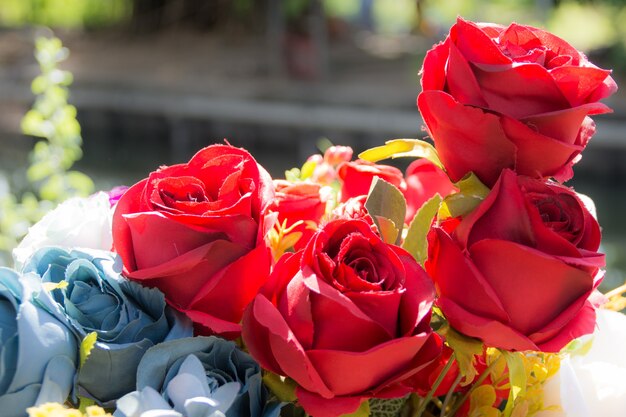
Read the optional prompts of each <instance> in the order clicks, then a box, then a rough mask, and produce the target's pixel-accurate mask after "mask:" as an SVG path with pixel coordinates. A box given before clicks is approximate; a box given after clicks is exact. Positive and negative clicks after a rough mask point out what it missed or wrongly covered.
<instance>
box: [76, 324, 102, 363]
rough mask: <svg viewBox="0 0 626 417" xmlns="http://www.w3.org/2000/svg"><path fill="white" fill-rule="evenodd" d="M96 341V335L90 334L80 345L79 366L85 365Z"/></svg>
mask: <svg viewBox="0 0 626 417" xmlns="http://www.w3.org/2000/svg"><path fill="white" fill-rule="evenodd" d="M97 340H98V333H96V332H91V333H89V334H88V335H87V336H85V338H84V339H83V341H82V342H81V343H80V366H83V365H84V364H85V361H86V360H87V358H88V357H89V355H90V354H91V351H92V350H93V347H94V346H95V345H96V341H97Z"/></svg>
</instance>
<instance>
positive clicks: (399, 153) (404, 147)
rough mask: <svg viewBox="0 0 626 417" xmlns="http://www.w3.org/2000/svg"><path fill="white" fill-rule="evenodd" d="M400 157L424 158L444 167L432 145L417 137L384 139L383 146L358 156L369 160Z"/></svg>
mask: <svg viewBox="0 0 626 417" xmlns="http://www.w3.org/2000/svg"><path fill="white" fill-rule="evenodd" d="M400 157H413V158H426V159H428V160H429V161H430V162H432V163H433V164H435V165H437V166H438V167H439V168H441V169H444V167H443V164H442V163H441V161H440V160H439V155H438V154H437V150H435V148H434V147H433V145H431V144H430V143H428V142H425V141H423V140H419V139H392V140H388V141H386V142H385V144H384V145H383V146H377V147H375V148H371V149H368V150H366V151H364V152H361V153H360V154H359V158H361V159H364V160H366V161H370V162H378V161H382V160H383V159H387V158H400Z"/></svg>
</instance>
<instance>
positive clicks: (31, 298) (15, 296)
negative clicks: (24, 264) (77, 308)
mask: <svg viewBox="0 0 626 417" xmlns="http://www.w3.org/2000/svg"><path fill="white" fill-rule="evenodd" d="M37 297H39V299H37ZM46 297H48V299H47V300H46ZM46 304H48V305H50V304H51V300H50V299H49V296H48V295H47V294H46V293H45V291H43V288H42V286H41V281H40V280H39V279H38V277H36V276H34V275H30V274H27V275H24V276H20V275H19V274H18V273H17V272H15V271H13V270H11V269H8V268H0V410H1V411H0V414H1V415H2V416H4V417H18V416H19V417H22V416H26V408H27V407H31V406H33V405H39V404H43V403H46V402H60V403H62V402H65V400H66V399H67V397H68V395H69V394H70V391H71V389H72V384H73V380H74V375H75V373H76V362H77V358H78V346H77V342H76V338H75V336H74V334H73V333H72V331H71V330H70V328H69V327H68V323H67V322H65V321H64V319H63V317H56V316H55V315H54V314H51V313H50V312H48V311H47V309H46V308H45V307H44V306H45V305H46Z"/></svg>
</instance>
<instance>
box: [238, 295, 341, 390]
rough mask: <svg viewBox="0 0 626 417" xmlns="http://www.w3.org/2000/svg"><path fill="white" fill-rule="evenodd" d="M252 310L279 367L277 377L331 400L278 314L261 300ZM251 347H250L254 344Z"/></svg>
mask: <svg viewBox="0 0 626 417" xmlns="http://www.w3.org/2000/svg"><path fill="white" fill-rule="evenodd" d="M252 308H253V310H252V313H253V314H254V317H255V319H256V321H257V323H258V325H260V326H263V327H266V328H267V329H268V338H267V340H268V342H269V348H270V351H271V356H273V358H274V359H275V360H276V362H277V364H278V365H279V367H280V369H281V372H280V374H281V375H289V377H290V378H292V379H293V380H294V381H296V382H297V383H298V384H299V385H300V386H301V387H302V388H304V389H307V390H309V391H313V392H317V393H319V394H320V395H322V396H323V397H326V398H331V397H332V396H333V393H332V391H330V390H329V389H328V387H327V386H326V384H325V383H324V381H323V380H322V379H321V377H320V375H319V374H318V372H317V370H316V369H315V367H314V366H313V364H312V363H311V361H310V360H309V357H308V356H307V354H306V352H305V351H304V349H303V348H302V345H300V342H299V341H298V339H296V337H295V335H294V334H293V332H292V331H291V329H290V328H289V326H287V323H285V320H284V319H283V317H282V316H281V315H280V313H279V312H278V310H276V308H275V307H274V306H273V305H272V304H271V303H270V302H269V301H268V300H267V298H265V297H263V296H258V297H257V298H255V300H254V304H253V305H252ZM248 340H249V339H248ZM251 343H252V344H254V342H251ZM251 352H252V350H251Z"/></svg>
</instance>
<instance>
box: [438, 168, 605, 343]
mask: <svg viewBox="0 0 626 417" xmlns="http://www.w3.org/2000/svg"><path fill="white" fill-rule="evenodd" d="M455 225H456V226H455ZM447 226H452V227H453V231H450V230H449V228H448V227H447ZM430 237H431V242H430V244H429V252H430V253H429V259H428V262H427V270H428V272H429V274H430V275H431V276H432V277H433V279H434V281H435V286H436V287H437V292H438V294H439V299H438V305H439V306H440V307H441V309H442V311H443V312H444V314H445V316H446V317H447V319H448V320H449V322H450V324H451V326H452V327H453V328H455V329H457V330H459V331H460V332H462V333H464V334H466V335H468V336H473V337H477V338H479V339H482V340H483V341H484V342H485V344H486V345H487V346H493V347H499V348H503V349H507V350H520V351H521V350H541V351H544V352H556V351H558V350H560V349H561V348H562V347H563V346H565V345H566V344H567V343H568V342H569V341H571V340H572V339H574V338H576V337H579V336H582V335H584V334H588V333H591V332H592V331H593V328H594V324H595V312H594V309H593V307H592V305H591V303H590V302H589V301H588V298H589V296H590V295H591V293H592V291H593V290H594V289H595V288H596V286H597V285H598V284H599V276H600V274H598V268H600V267H602V266H603V265H604V255H603V254H600V253H597V252H596V251H597V250H598V247H599V245H600V228H599V226H598V223H597V221H596V220H595V219H594V218H593V216H592V215H591V214H590V213H589V211H588V210H587V209H586V208H585V206H584V205H583V203H582V202H581V201H580V199H579V198H578V197H577V196H576V194H575V193H574V192H573V191H572V190H571V189H569V188H567V187H564V186H562V185H558V184H555V183H544V182H542V181H540V180H535V179H531V178H528V177H518V176H516V175H515V173H514V172H513V171H511V170H505V171H503V173H502V176H501V177H500V179H499V180H498V181H497V182H496V185H495V186H494V188H493V190H492V191H491V192H490V194H489V195H488V196H487V198H486V199H485V200H484V201H483V202H482V203H481V204H480V205H479V206H478V207H477V208H476V209H475V210H474V211H473V212H472V213H471V214H469V215H468V216H467V217H466V218H464V219H462V220H461V221H460V222H458V220H456V219H453V220H452V221H451V222H450V224H448V225H447V224H445V223H444V225H443V227H439V228H435V229H434V230H433V231H432V233H431V236H430Z"/></svg>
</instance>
